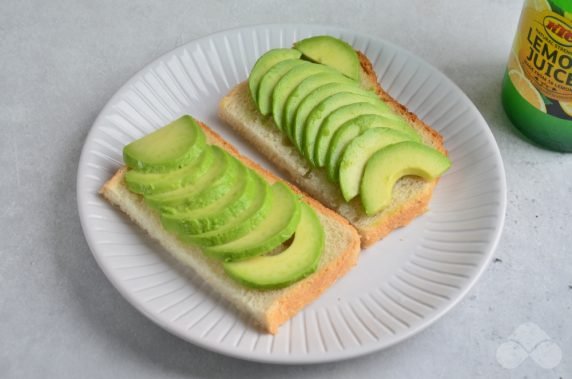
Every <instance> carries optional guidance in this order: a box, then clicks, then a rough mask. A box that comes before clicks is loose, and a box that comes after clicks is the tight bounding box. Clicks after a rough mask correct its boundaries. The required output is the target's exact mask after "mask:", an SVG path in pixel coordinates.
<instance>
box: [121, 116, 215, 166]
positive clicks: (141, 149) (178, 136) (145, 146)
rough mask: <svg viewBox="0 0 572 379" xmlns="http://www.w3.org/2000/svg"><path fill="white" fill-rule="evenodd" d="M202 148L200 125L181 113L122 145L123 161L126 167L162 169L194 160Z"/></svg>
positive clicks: (202, 135)
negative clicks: (175, 118)
mask: <svg viewBox="0 0 572 379" xmlns="http://www.w3.org/2000/svg"><path fill="white" fill-rule="evenodd" d="M204 147H205V135H204V133H203V131H202V130H201V128H200V127H199V126H198V125H197V123H196V122H195V120H193V118H192V117H191V116H182V117H180V118H179V119H177V120H175V121H173V122H171V123H170V124H168V125H166V126H164V127H162V128H159V129H157V130H156V131H154V132H152V133H150V134H147V135H146V136H144V137H142V138H139V139H138V140H136V141H133V142H131V143H130V144H128V145H127V146H125V147H124V148H123V161H124V162H125V164H126V165H127V167H129V168H134V169H138V170H141V171H148V172H165V171H169V170H175V169H178V168H181V167H183V166H185V165H187V164H189V163H190V162H192V161H194V160H195V159H197V157H198V156H199V155H200V154H201V153H202V151H203V148H204Z"/></svg>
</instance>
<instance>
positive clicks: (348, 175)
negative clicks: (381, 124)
mask: <svg viewBox="0 0 572 379" xmlns="http://www.w3.org/2000/svg"><path fill="white" fill-rule="evenodd" d="M408 140H409V136H408V135H407V134H404V133H401V132H398V131H397V130H393V129H389V128H375V129H369V130H366V131H365V132H363V133H362V134H361V135H360V136H359V137H357V138H356V139H354V140H353V141H352V142H351V143H350V144H349V145H348V147H347V148H346V150H345V151H344V154H343V155H342V160H341V162H340V172H339V176H340V189H341V190H342V195H343V196H344V199H345V200H346V201H350V200H351V199H353V198H354V197H356V196H357V195H358V193H359V189H360V183H361V178H362V176H363V170H364V167H365V165H366V163H367V161H368V160H369V158H370V157H371V156H372V155H373V154H374V153H375V152H376V151H378V150H380V149H382V148H384V147H386V146H388V145H391V144H394V143H397V142H402V141H408Z"/></svg>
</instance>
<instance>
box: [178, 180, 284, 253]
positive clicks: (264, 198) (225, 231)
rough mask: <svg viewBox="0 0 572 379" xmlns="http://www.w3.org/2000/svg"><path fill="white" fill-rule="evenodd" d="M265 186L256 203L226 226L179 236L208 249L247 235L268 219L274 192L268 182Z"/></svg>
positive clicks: (264, 182)
mask: <svg viewBox="0 0 572 379" xmlns="http://www.w3.org/2000/svg"><path fill="white" fill-rule="evenodd" d="M263 184H264V186H263V187H262V190H261V191H259V193H258V194H257V196H256V197H255V199H254V201H253V202H252V203H251V204H250V205H249V206H248V207H247V208H245V209H244V210H243V211H242V212H240V213H238V214H237V215H236V216H235V217H233V218H232V219H229V220H228V222H226V223H225V224H224V225H222V226H220V227H217V228H215V229H213V230H210V231H208V232H206V233H199V234H189V233H186V234H179V238H181V240H183V241H185V242H189V243H193V244H195V245H199V246H201V247H208V246H214V245H222V244H224V243H227V242H230V241H232V240H235V239H237V238H240V237H242V236H244V235H246V234H247V233H248V232H250V231H251V230H252V229H254V228H256V227H257V226H258V224H260V223H261V222H262V221H263V220H264V219H265V218H266V216H267V215H268V212H269V211H270V209H271V207H272V201H273V191H272V190H271V188H270V186H269V185H268V184H267V183H266V181H263Z"/></svg>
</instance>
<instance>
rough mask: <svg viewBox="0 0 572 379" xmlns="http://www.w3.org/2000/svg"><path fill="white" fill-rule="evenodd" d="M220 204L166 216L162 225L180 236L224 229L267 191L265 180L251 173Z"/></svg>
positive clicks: (163, 217)
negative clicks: (224, 226)
mask: <svg viewBox="0 0 572 379" xmlns="http://www.w3.org/2000/svg"><path fill="white" fill-rule="evenodd" d="M242 177H243V178H244V179H242V178H239V180H237V183H236V184H235V185H234V186H232V188H231V190H230V191H228V192H227V193H226V194H225V195H224V196H222V197H221V198H219V199H218V200H217V201H215V202H213V203H211V204H209V205H207V206H205V207H202V208H198V209H193V210H190V211H184V212H177V213H171V214H167V213H162V214H161V222H162V223H163V226H164V227H165V229H167V230H171V231H174V232H176V233H178V234H199V233H206V232H208V231H210V230H214V229H216V228H220V227H221V226H223V225H225V224H226V223H227V222H229V221H230V220H232V219H233V218H235V217H237V216H238V215H239V214H240V213H241V212H243V211H244V210H245V209H246V208H248V207H249V206H250V204H252V203H253V202H254V199H255V198H256V197H257V196H259V195H260V194H261V193H262V192H263V191H264V182H263V181H262V179H261V178H260V177H259V176H258V175H256V174H254V173H253V172H252V171H250V170H245V174H244V175H242Z"/></svg>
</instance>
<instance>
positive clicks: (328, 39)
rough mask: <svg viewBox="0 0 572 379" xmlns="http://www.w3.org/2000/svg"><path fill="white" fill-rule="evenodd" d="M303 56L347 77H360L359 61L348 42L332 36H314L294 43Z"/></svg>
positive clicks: (354, 78)
mask: <svg viewBox="0 0 572 379" xmlns="http://www.w3.org/2000/svg"><path fill="white" fill-rule="evenodd" d="M294 48H295V49H297V50H300V51H301V52H302V54H303V55H304V57H306V58H308V59H310V60H312V61H314V62H318V63H322V64H325V65H327V66H330V67H333V68H335V69H336V70H338V71H339V72H341V73H342V74H344V75H346V76H347V77H348V78H351V79H353V80H359V79H360V67H361V66H360V62H359V58H358V55H357V53H356V51H355V50H354V49H353V47H351V46H350V45H349V44H348V43H346V42H344V41H342V40H341V39H338V38H334V37H332V36H315V37H310V38H306V39H303V40H301V41H298V42H296V43H295V44H294Z"/></svg>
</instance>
